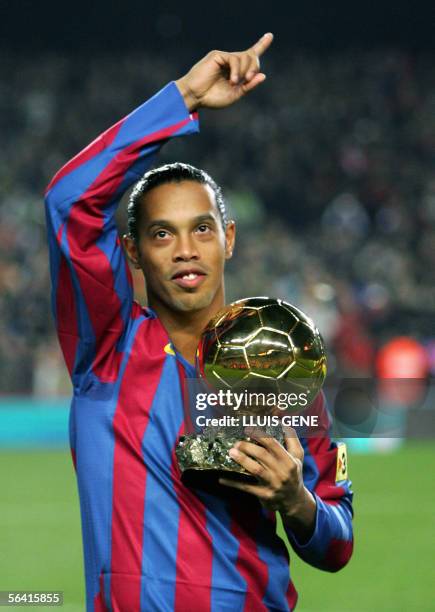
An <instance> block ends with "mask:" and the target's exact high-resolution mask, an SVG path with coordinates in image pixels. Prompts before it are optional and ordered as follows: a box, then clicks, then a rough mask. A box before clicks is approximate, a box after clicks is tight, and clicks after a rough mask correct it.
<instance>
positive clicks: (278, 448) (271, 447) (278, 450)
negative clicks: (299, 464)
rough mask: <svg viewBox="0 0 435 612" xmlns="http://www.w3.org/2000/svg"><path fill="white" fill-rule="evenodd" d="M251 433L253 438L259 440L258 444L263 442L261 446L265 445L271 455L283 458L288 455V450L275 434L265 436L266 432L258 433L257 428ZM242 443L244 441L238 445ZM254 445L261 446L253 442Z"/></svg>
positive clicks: (255, 446)
mask: <svg viewBox="0 0 435 612" xmlns="http://www.w3.org/2000/svg"><path fill="white" fill-rule="evenodd" d="M249 435H250V437H251V438H252V439H253V440H255V441H256V442H258V444H261V446H260V448H261V447H264V448H265V449H267V450H266V452H267V453H268V454H269V455H271V457H272V458H276V459H283V458H284V457H287V451H286V450H285V448H284V447H283V445H282V444H280V443H279V442H278V440H277V439H276V438H274V437H273V436H265V435H264V434H261V433H256V432H255V430H254V431H251V432H250V434H249ZM242 444H244V442H239V443H238V444H237V447H239V446H240V445H242ZM252 446H254V448H259V447H258V445H256V444H253V445H252Z"/></svg>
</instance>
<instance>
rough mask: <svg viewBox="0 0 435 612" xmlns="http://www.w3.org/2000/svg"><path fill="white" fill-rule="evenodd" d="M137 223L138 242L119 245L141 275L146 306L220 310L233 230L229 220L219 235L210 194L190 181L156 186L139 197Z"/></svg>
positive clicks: (183, 309) (187, 309)
mask: <svg viewBox="0 0 435 612" xmlns="http://www.w3.org/2000/svg"><path fill="white" fill-rule="evenodd" d="M139 219H140V221H139V243H138V244H137V245H135V244H134V242H133V241H132V240H131V239H129V238H126V239H125V241H124V243H125V246H126V249H127V252H128V254H129V256H130V259H131V260H132V261H133V262H134V263H135V265H136V267H140V268H141V269H142V271H143V273H144V276H145V280H146V285H147V293H148V300H149V303H150V306H152V307H153V308H154V307H156V306H157V307H158V305H159V304H161V305H163V306H165V307H166V308H169V309H170V310H174V311H178V312H189V311H198V310H202V309H212V310H213V309H214V308H216V310H217V309H219V308H220V307H221V306H223V303H224V290H223V271H224V263H225V259H229V258H230V257H231V255H232V250H233V246H234V236H235V227H234V223H233V222H230V223H229V224H228V225H227V229H226V231H224V229H223V227H222V222H221V218H220V213H219V211H218V209H217V206H216V202H215V196H214V193H213V190H212V189H211V188H210V187H208V186H207V185H202V184H201V183H197V182H195V181H182V182H180V183H166V184H163V185H159V186H158V187H155V188H153V189H152V190H151V191H149V192H148V193H147V194H146V195H145V196H144V197H143V199H142V202H141V212H140V217H139Z"/></svg>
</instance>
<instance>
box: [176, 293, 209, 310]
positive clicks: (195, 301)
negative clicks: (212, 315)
mask: <svg viewBox="0 0 435 612" xmlns="http://www.w3.org/2000/svg"><path fill="white" fill-rule="evenodd" d="M212 300H213V296H212V295H196V294H190V295H189V294H188V295H186V296H185V297H184V296H183V298H178V299H175V298H174V299H173V301H172V303H171V304H170V305H171V307H172V308H173V309H174V310H178V311H179V312H195V311H198V310H203V309H204V308H208V306H210V304H211V302H212Z"/></svg>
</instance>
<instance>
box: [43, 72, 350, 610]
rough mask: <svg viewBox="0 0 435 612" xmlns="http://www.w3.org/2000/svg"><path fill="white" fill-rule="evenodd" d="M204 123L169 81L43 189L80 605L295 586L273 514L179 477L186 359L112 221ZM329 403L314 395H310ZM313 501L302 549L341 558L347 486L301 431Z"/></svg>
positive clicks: (332, 564) (228, 598)
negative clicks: (141, 182) (165, 151)
mask: <svg viewBox="0 0 435 612" xmlns="http://www.w3.org/2000/svg"><path fill="white" fill-rule="evenodd" d="M197 131H198V117H197V115H196V114H195V113H194V114H189V112H188V110H187V109H186V107H185V104H184V101H183V98H182V96H181V95H180V93H179V91H178V88H177V86H176V85H175V83H170V84H169V85H167V86H166V87H164V88H163V89H162V90H161V91H160V92H159V93H157V94H156V95H155V96H154V97H152V98H151V99H150V100H148V101H147V102H145V103H144V104H143V105H142V106H140V107H139V108H137V109H136V110H135V111H133V112H132V113H131V114H129V115H128V116H127V117H125V118H124V119H122V120H121V121H119V122H118V123H117V124H115V125H114V126H113V127H111V128H110V129H109V130H107V131H106V132H104V133H103V134H102V135H101V136H99V137H98V138H97V139H96V140H95V141H94V142H92V143H91V144H90V145H89V146H88V147H86V148H85V149H84V150H83V151H82V152H81V153H79V154H78V155H77V156H76V157H74V158H73V159H72V160H71V161H69V162H68V163H67V164H66V165H65V166H64V167H63V168H62V169H61V170H60V171H59V172H58V173H57V174H56V176H55V177H54V178H53V180H52V181H51V183H50V185H49V186H48V188H47V194H46V211H47V225H48V240H49V248H50V267H51V276H52V286H53V291H52V304H53V311H54V315H55V319H56V325H57V332H58V336H59V340H60V344H61V347H62V351H63V355H64V358H65V361H66V364H67V367H68V370H69V372H70V375H71V378H72V382H73V399H72V404H71V413H70V443H71V450H72V455H73V460H74V464H75V468H76V472H77V479H78V488H79V496H80V507H81V517H82V531H83V546H84V559H85V574H86V600H87V610H89V611H95V612H99V611H102V610H112V611H114V612H116V611H119V612H135V611H139V610H140V611H150V612H156V611H173V610H175V611H176V612H184V611H186V612H187V611H188V610H192V609H194V610H198V611H201V612H206V611H209V610H210V611H213V612H224V611H226V610H228V611H230V610H231V612H234V611H236V610H247V611H249V612H257V611H260V610H292V609H293V608H294V607H295V605H296V599H297V594H296V591H295V588H294V586H293V583H292V580H291V577H290V573H289V558H288V554H287V549H286V547H285V545H284V543H283V541H282V540H281V539H280V538H279V537H278V536H277V535H276V517H275V514H274V513H271V512H267V511H266V510H264V509H263V508H262V507H261V505H260V504H259V502H258V501H257V500H256V498H254V497H252V502H250V503H249V504H247V503H244V504H241V503H237V502H236V500H237V498H236V497H235V498H234V501H229V499H228V498H225V499H223V498H221V497H219V496H218V495H214V494H211V493H204V492H202V493H201V492H200V491H199V490H195V489H189V488H187V487H186V486H184V485H183V483H182V482H181V479H180V471H179V468H178V465H177V462H176V459H175V451H174V449H175V446H176V442H177V440H178V438H179V436H180V435H181V434H182V433H183V431H184V422H183V420H184V410H183V397H182V381H183V378H184V377H189V376H193V375H194V371H193V368H192V366H191V365H190V364H188V363H187V362H186V361H185V360H184V359H183V357H182V356H181V355H180V354H178V353H177V352H176V351H174V350H168V349H167V347H168V344H169V343H170V339H169V337H168V334H167V332H166V330H165V329H164V327H163V325H162V323H161V322H160V320H159V319H158V317H157V316H156V314H155V313H154V312H153V311H152V310H151V309H149V308H143V307H141V306H140V305H139V304H138V303H137V302H135V301H134V300H133V288H132V279H131V275H130V271H129V268H128V265H127V262H126V259H125V256H124V253H123V250H122V247H121V244H120V240H119V237H118V233H117V228H116V224H115V219H114V215H115V211H116V207H117V205H118V203H119V200H120V198H121V196H122V195H123V193H124V192H125V191H126V190H127V188H128V187H130V186H131V185H132V184H133V183H134V182H135V181H137V180H138V179H139V178H141V176H142V175H143V173H144V172H145V171H146V170H147V168H149V166H150V165H151V164H152V162H153V161H154V159H155V156H156V154H157V152H158V150H159V148H160V147H161V146H162V145H163V144H164V143H165V142H166V141H167V140H168V139H170V138H173V137H176V136H183V135H187V134H191V133H194V132H197ZM319 401H321V402H322V401H323V400H321V399H320V400H319ZM302 443H303V446H304V450H305V459H304V472H303V473H304V481H305V484H306V486H307V487H308V488H309V489H310V490H311V491H312V492H313V493H314V495H315V498H316V502H317V514H316V525H315V530H314V533H313V535H312V537H311V539H310V540H309V541H308V542H306V543H305V544H303V545H302V544H300V543H298V541H297V539H296V538H295V537H294V535H293V534H292V533H291V532H290V531H289V532H288V536H289V539H290V542H291V544H292V546H293V548H294V549H295V551H296V552H297V554H298V555H299V556H301V557H302V558H303V559H304V560H305V561H307V562H308V563H310V564H312V565H314V566H316V567H319V568H321V569H324V570H329V571H336V570H338V569H340V568H341V567H342V566H343V565H345V564H346V563H347V561H348V559H349V558H350V555H351V553H352V542H353V539H352V505H351V502H352V493H351V491H350V488H349V482H348V481H343V482H340V483H339V484H337V483H336V479H335V475H336V461H337V447H336V445H335V444H334V443H333V442H331V440H330V439H329V438H328V437H327V436H326V437H323V438H320V437H319V438H312V439H306V440H302Z"/></svg>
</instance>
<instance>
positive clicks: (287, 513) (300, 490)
mask: <svg viewBox="0 0 435 612" xmlns="http://www.w3.org/2000/svg"><path fill="white" fill-rule="evenodd" d="M286 434H287V435H286V437H285V448H284V447H283V446H282V445H281V444H280V443H279V442H278V440H276V439H275V438H272V437H269V436H262V437H260V436H257V435H251V437H252V438H254V439H255V440H256V441H257V442H258V444H253V443H252V442H247V441H239V442H237V443H236V444H235V445H234V447H233V448H231V449H230V451H229V454H230V456H231V458H232V459H234V461H237V463H239V464H240V465H241V466H243V467H244V468H245V469H246V471H247V472H249V473H250V474H252V475H253V476H255V477H256V478H257V479H258V481H259V482H258V484H245V483H242V482H237V481H233V480H230V479H224V478H221V479H220V480H219V482H220V483H221V484H224V485H227V486H229V487H233V488H235V489H240V490H241V491H245V492H247V493H252V494H253V495H255V496H256V497H258V499H259V500H260V502H261V503H262V505H263V506H265V507H266V508H268V509H269V510H277V511H279V512H280V513H281V515H282V517H283V520H288V521H289V522H292V520H293V523H294V525H297V524H298V523H300V526H301V527H305V531H306V530H307V529H308V530H309V529H311V527H312V526H313V523H314V517H315V512H316V502H315V500H314V498H313V496H312V494H311V493H310V492H309V491H308V489H306V488H305V486H304V481H303V476H302V466H303V460H304V449H303V448H302V445H301V443H300V442H299V439H298V436H297V434H296V432H295V430H294V429H292V428H291V427H289V428H286Z"/></svg>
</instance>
